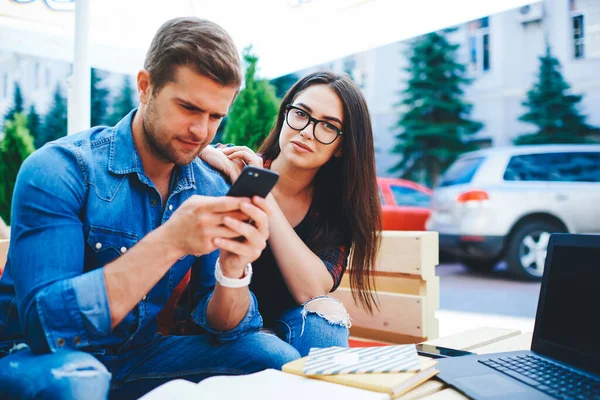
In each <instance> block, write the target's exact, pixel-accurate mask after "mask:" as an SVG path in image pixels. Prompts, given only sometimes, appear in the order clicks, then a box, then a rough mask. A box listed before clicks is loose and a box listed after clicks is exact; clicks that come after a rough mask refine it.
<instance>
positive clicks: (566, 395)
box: [478, 355, 600, 399]
mask: <svg viewBox="0 0 600 400" xmlns="http://www.w3.org/2000/svg"><path fill="white" fill-rule="evenodd" d="M478 361H479V362H480V363H482V364H484V365H487V366H488V367H490V368H493V369H495V370H496V371H500V372H502V373H503V374H506V375H508V376H510V377H513V378H515V379H517V380H519V381H521V382H523V383H525V384H527V385H529V386H532V387H534V388H536V389H538V390H540V391H542V392H544V393H546V394H548V395H549V396H553V397H555V398H557V399H600V381H599V380H595V379H592V378H589V377H587V376H585V375H582V374H579V373H577V372H574V371H572V370H570V369H568V368H565V367H562V366H560V365H558V364H554V363H552V362H549V361H546V360H544V359H543V358H540V357H536V356H534V355H525V356H515V357H500V358H494V359H489V360H478Z"/></svg>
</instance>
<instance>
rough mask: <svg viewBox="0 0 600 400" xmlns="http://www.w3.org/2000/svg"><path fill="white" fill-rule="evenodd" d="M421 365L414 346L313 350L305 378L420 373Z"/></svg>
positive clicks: (305, 369)
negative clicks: (312, 376)
mask: <svg viewBox="0 0 600 400" xmlns="http://www.w3.org/2000/svg"><path fill="white" fill-rule="evenodd" d="M420 370H421V362H420V360H419V355H418V354H417V348H416V347H415V345H414V344H406V345H396V346H381V347H358V348H347V347H327V348H312V349H310V352H309V353H308V357H306V364H305V365H304V370H303V373H304V375H337V374H364V373H373V372H377V373H384V372H407V371H413V372H417V371H420Z"/></svg>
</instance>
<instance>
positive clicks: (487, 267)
mask: <svg viewBox="0 0 600 400" xmlns="http://www.w3.org/2000/svg"><path fill="white" fill-rule="evenodd" d="M459 261H460V262H461V263H462V264H463V265H464V266H465V267H467V268H468V269H470V270H471V271H473V272H491V271H492V270H493V269H494V267H495V266H496V260H477V259H473V258H461V259H460V260H459Z"/></svg>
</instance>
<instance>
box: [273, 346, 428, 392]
mask: <svg viewBox="0 0 600 400" xmlns="http://www.w3.org/2000/svg"><path fill="white" fill-rule="evenodd" d="M307 357H308V356H307ZM307 357H304V358H301V359H299V360H295V361H292V362H289V363H287V364H285V365H284V366H283V371H284V372H288V373H290V374H296V375H301V376H306V377H307V378H311V379H318V380H322V381H326V382H332V383H338V384H341V385H346V386H352V387H355V388H360V389H366V390H370V391H372V392H379V393H386V394H388V395H389V396H390V397H391V398H396V397H398V396H401V395H403V394H404V393H406V392H408V391H409V390H411V389H413V388H414V387H416V386H418V385H420V384H421V383H423V382H425V381H427V380H428V379H430V378H431V377H432V376H434V375H435V374H437V370H436V368H435V365H436V363H437V361H436V360H433V359H429V358H425V357H419V361H420V363H421V367H420V371H418V372H392V373H366V374H356V373H354V374H336V375H304V366H305V364H306V360H307Z"/></svg>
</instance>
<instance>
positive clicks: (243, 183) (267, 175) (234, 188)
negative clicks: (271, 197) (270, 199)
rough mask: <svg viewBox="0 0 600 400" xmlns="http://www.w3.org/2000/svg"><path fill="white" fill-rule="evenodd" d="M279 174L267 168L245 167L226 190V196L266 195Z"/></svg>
mask: <svg viewBox="0 0 600 400" xmlns="http://www.w3.org/2000/svg"><path fill="white" fill-rule="evenodd" d="M278 179H279V174H278V173H277V172H273V171H270V170H268V169H262V168H256V167H245V168H244V169H243V170H242V173H241V174H240V176H238V178H237V179H236V181H235V182H233V185H231V188H230V189H229V192H227V196H234V197H250V198H252V197H253V196H259V197H262V198H265V197H267V195H268V194H269V192H270V191H271V189H273V186H275V184H276V183H277V180H278Z"/></svg>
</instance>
